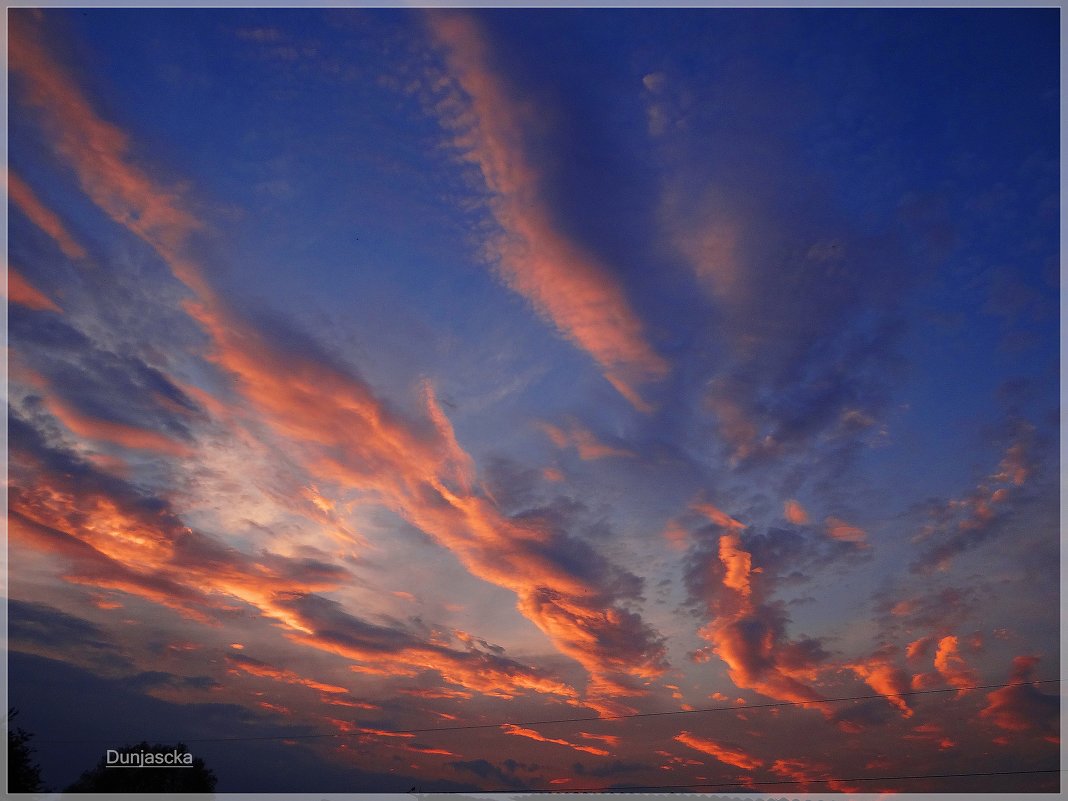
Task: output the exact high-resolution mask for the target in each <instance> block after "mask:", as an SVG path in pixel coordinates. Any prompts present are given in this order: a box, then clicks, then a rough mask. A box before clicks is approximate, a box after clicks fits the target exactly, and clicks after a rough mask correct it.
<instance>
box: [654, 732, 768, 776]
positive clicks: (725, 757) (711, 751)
mask: <svg viewBox="0 0 1068 801" xmlns="http://www.w3.org/2000/svg"><path fill="white" fill-rule="evenodd" d="M675 739H676V740H678V741H679V742H680V743H682V744H683V745H688V746H689V747H690V748H692V749H694V750H695V751H701V752H702V753H705V754H708V755H709V756H712V757H715V758H716V759H718V760H719V761H720V762H722V763H723V764H725V765H733V766H734V767H736V768H741V769H742V770H753V769H754V768H759V767H760V766H761V765H763V764H764V763H763V761H761V760H759V759H757V758H756V757H754V756H750V755H749V754H747V753H745V752H744V751H742V750H741V749H740V748H737V747H730V746H725V745H721V744H720V743H717V742H715V741H714V740H705V739H703V738H701V737H695V736H693V735H692V734H690V733H689V732H688V731H684V732H679V733H678V734H677V735H675Z"/></svg>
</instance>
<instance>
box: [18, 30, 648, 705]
mask: <svg viewBox="0 0 1068 801" xmlns="http://www.w3.org/2000/svg"><path fill="white" fill-rule="evenodd" d="M440 19H442V20H445V19H446V18H440ZM447 19H450V20H452V19H454V18H451V17H449V18H447ZM455 19H458V18H455ZM443 24H444V26H445V28H443V30H444V29H447V30H448V32H449V33H448V35H449V36H451V37H454V38H455V41H454V44H455V45H456V47H457V48H458V49H456V50H454V57H455V58H457V59H459V60H460V61H463V60H464V59H466V58H468V57H469V56H470V55H471V54H468V55H464V54H463V53H461V52H460V49H459V48H461V46H462V44H464V43H467V44H471V45H473V46H477V45H478V42H477V40H476V39H471V40H470V41H467V38H466V37H469V36H473V32H472V31H471V30H469V29H468V28H467V26H466V25H465V24H464V23H463V22H462V21H461V22H456V23H452V22H445V23H443ZM10 55H11V66H12V69H13V72H14V73H16V74H17V75H18V76H19V80H20V84H21V85H22V91H21V92H20V96H22V97H23V98H24V99H25V100H26V102H29V103H30V104H31V105H34V106H36V107H38V108H39V109H40V111H41V113H42V116H43V120H44V123H45V125H46V127H47V129H48V131H49V134H50V143H51V144H52V146H53V148H54V150H55V151H56V153H57V154H58V155H59V156H60V157H62V158H63V159H64V160H65V161H66V162H68V163H69V164H70V165H71V166H72V167H73V169H74V172H75V174H76V175H77V176H78V178H79V180H80V182H81V184H82V188H83V189H84V190H85V191H86V193H87V194H88V195H89V196H90V198H92V199H93V201H94V202H95V203H96V204H97V205H98V206H100V207H101V208H102V209H103V210H104V211H105V212H106V213H107V214H108V215H109V216H110V217H111V218H112V219H113V220H115V221H116V222H118V223H119V224H121V225H124V226H125V227H127V228H128V229H129V230H130V231H132V232H133V233H135V234H136V235H137V236H139V237H141V238H142V239H144V240H145V241H146V242H147V243H148V244H149V245H151V246H152V247H153V248H155V250H156V251H157V253H159V255H160V256H161V257H162V258H163V259H164V260H165V261H166V263H167V264H168V265H169V266H170V268H171V270H172V271H173V273H174V275H175V276H176V277H177V278H178V279H179V280H181V281H182V282H183V283H184V284H186V286H187V287H188V288H189V289H190V290H192V292H193V293H194V299H193V300H191V301H188V302H187V303H186V309H187V311H188V312H189V313H190V314H191V315H192V316H193V318H194V319H195V320H196V321H197V322H198V323H199V324H200V325H201V327H202V328H203V330H204V331H205V332H206V333H207V334H208V335H209V337H210V340H211V349H210V352H209V354H208V359H209V360H210V361H211V362H212V363H213V364H214V365H215V366H216V367H217V368H218V369H219V370H220V371H221V372H222V373H223V374H225V375H226V376H227V378H228V379H229V381H230V383H231V386H232V387H233V392H234V393H235V395H236V397H230V398H224V399H221V400H220V399H215V400H214V401H213V403H216V404H221V405H224V406H225V405H226V404H227V403H233V404H234V405H235V406H238V407H240V408H241V410H242V413H243V415H254V416H255V417H256V418H257V419H258V420H259V421H260V422H261V423H262V424H263V426H264V427H265V428H266V430H267V431H269V432H270V433H271V434H272V435H273V436H275V437H278V438H279V439H281V440H282V441H284V442H286V443H287V445H288V446H289V448H290V451H291V454H292V457H293V459H294V461H295V462H296V463H297V464H299V465H300V466H301V467H302V468H303V469H305V470H306V471H307V472H308V474H309V475H310V476H311V477H312V479H313V481H314V483H315V485H316V486H319V487H338V488H344V489H345V490H349V491H359V492H361V493H364V494H365V495H366V496H368V497H370V498H372V499H375V500H377V501H378V502H380V503H381V504H382V505H384V506H386V507H387V508H389V509H391V510H393V511H394V512H396V513H397V514H399V515H400V516H401V517H402V518H404V519H405V520H407V521H408V522H409V523H411V524H412V525H415V526H416V527H418V528H420V529H421V530H423V531H425V532H426V533H427V534H428V535H430V536H431V537H432V539H434V540H435V541H436V542H437V543H438V544H440V545H442V546H444V547H446V548H448V549H449V550H451V551H452V552H453V553H455V554H456V556H457V557H458V558H459V559H460V561H461V562H462V563H463V565H464V566H465V567H466V568H467V569H468V570H469V571H470V572H471V573H472V574H473V575H475V576H477V577H479V578H482V579H484V580H486V581H489V582H491V583H493V584H496V585H497V586H501V587H505V588H508V589H510V590H512V591H513V592H515V593H516V595H517V598H518V602H517V608H518V609H519V611H520V612H521V613H522V614H524V615H525V616H527V617H528V618H529V619H530V620H531V621H533V622H534V623H535V624H536V625H537V626H538V627H539V628H540V629H541V630H542V632H544V633H545V634H546V636H547V637H548V638H549V639H550V641H551V642H552V643H553V644H554V645H555V646H556V648H557V649H558V650H559V651H561V652H562V653H564V654H567V655H568V656H571V657H572V658H574V659H575V660H576V661H578V662H579V663H580V664H581V665H582V666H583V667H584V668H585V669H586V670H587V671H588V673H589V674H590V681H589V683H588V687H587V696H588V698H587V700H588V701H589V702H590V703H593V704H599V705H600V707H601V708H605V709H607V708H611V709H614V710H618V709H619V706H618V705H616V704H614V703H613V702H612V701H610V700H609V699H610V698H611V697H612V696H619V695H635V694H640V693H642V692H644V691H643V690H641V689H639V688H638V687H637V686H636V685H635V684H634V680H635V679H647V678H650V677H653V676H656V675H659V674H660V673H661V672H662V671H663V670H664V669H665V667H666V663H665V661H664V646H663V643H662V640H661V638H660V637H659V636H658V635H657V634H656V633H655V632H654V631H653V630H652V629H651V628H650V627H649V626H648V625H647V624H645V623H644V622H643V621H642V619H641V617H640V616H639V615H638V614H637V613H634V612H631V611H629V610H627V609H625V608H623V606H622V605H621V602H622V601H624V600H626V599H628V598H631V597H634V594H635V592H636V591H637V590H636V589H635V588H636V586H637V587H640V582H637V581H636V579H633V577H630V576H629V575H628V574H626V573H625V572H623V571H620V570H619V569H618V568H615V567H614V566H612V565H611V564H609V563H608V562H607V561H606V560H605V559H604V558H603V557H601V556H599V555H598V554H597V553H596V552H594V551H593V550H592V549H590V548H588V547H587V546H585V545H583V543H581V542H580V541H578V540H577V539H575V538H574V537H572V536H570V535H569V534H568V533H567V532H563V531H559V530H556V529H553V528H551V527H550V528H546V527H544V526H541V525H537V524H536V523H530V522H523V521H516V520H512V519H509V518H507V517H506V516H504V515H503V514H502V513H501V512H500V510H499V509H498V508H497V507H496V506H495V504H494V503H493V502H492V500H491V499H489V498H488V497H485V496H484V495H483V494H481V493H480V492H479V490H478V489H477V488H476V485H475V476H474V475H472V464H471V460H470V458H469V457H468V456H467V454H466V453H465V452H464V451H463V450H462V449H461V448H460V446H459V444H458V443H457V441H456V438H455V436H454V435H453V433H452V428H451V425H450V424H449V422H448V419H447V418H446V417H445V415H444V414H443V413H442V411H441V409H440V408H439V407H438V405H437V401H436V399H435V396H434V392H433V389H432V388H431V387H430V386H429V385H426V386H425V387H424V398H423V400H424V408H425V418H424V420H423V421H411V420H408V419H405V418H404V417H403V416H401V415H399V414H397V413H396V412H394V411H393V410H391V409H390V408H389V407H388V405H387V404H385V403H384V402H383V401H382V400H381V399H379V398H378V397H377V396H376V394H375V393H374V391H373V390H372V389H371V387H369V386H368V385H367V384H366V383H365V382H364V381H363V380H362V379H360V378H359V377H357V376H356V375H355V374H354V373H353V372H352V371H351V370H350V369H347V368H346V367H344V366H342V365H340V364H338V363H336V361H335V360H331V359H330V358H328V357H326V356H325V355H324V354H322V353H321V352H320V351H319V349H318V348H314V347H309V346H310V343H308V342H306V341H305V340H301V341H300V342H299V343H295V342H294V341H290V340H287V339H285V338H284V337H283V334H282V333H281V332H279V331H278V330H277V329H274V328H272V329H270V330H266V329H264V328H259V327H256V326H255V325H253V324H252V323H251V322H250V321H249V320H247V319H246V318H245V317H243V316H241V315H239V314H238V313H237V312H236V311H235V310H234V309H233V308H231V307H230V306H229V305H228V304H227V303H225V302H224V301H223V299H222V298H221V297H219V296H218V294H217V293H216V292H215V291H214V290H213V289H212V288H211V287H210V285H209V283H208V282H207V281H206V279H205V278H204V275H203V270H202V268H201V267H200V265H199V263H198V262H197V261H196V260H195V259H193V258H192V257H191V256H189V255H188V253H189V250H190V249H191V240H192V237H193V236H194V235H195V234H197V232H199V231H202V230H203V229H204V226H203V225H202V224H201V222H200V221H199V220H197V219H196V218H195V217H194V216H193V215H192V214H190V213H189V212H188V211H186V210H185V207H184V205H183V201H182V199H181V197H180V196H179V195H178V194H177V193H176V192H175V191H173V190H170V189H167V188H165V187H163V186H161V185H159V184H158V183H157V182H156V181H155V180H153V179H152V178H151V177H150V175H149V174H148V173H147V172H146V171H145V170H144V169H142V168H141V167H139V166H136V165H135V164H134V162H133V159H132V155H131V152H132V146H131V143H130V141H129V139H128V137H127V136H126V135H125V133H123V132H122V131H120V130H119V129H118V128H116V127H115V126H114V125H112V124H110V123H107V122H105V121H103V120H101V119H100V118H99V117H98V116H97V115H96V113H95V112H94V111H93V109H92V108H91V107H90V105H89V104H88V102H87V101H86V100H85V99H84V97H83V96H82V95H81V94H80V92H79V91H78V90H77V88H76V87H75V86H74V84H73V82H72V81H71V80H70V78H69V76H68V75H66V73H65V72H64V71H63V70H62V69H61V68H60V67H59V66H58V65H57V64H56V63H55V62H54V61H53V59H52V58H51V56H50V55H49V54H48V53H47V51H46V50H45V48H44V47H43V46H42V45H41V43H40V41H39V40H38V38H37V34H36V32H35V31H34V30H33V26H32V24H30V23H29V22H28V21H27V20H26V19H20V23H19V24H18V25H17V26H13V30H12V45H11V50H10ZM476 55H477V54H476ZM465 64H466V62H465ZM465 69H466V70H468V71H467V72H465V75H466V76H467V77H468V78H469V79H471V80H473V81H476V82H478V81H481V80H485V81H486V84H485V85H482V84H479V86H478V87H474V86H473V87H472V88H473V89H474V90H475V93H476V95H477V94H478V91H480V90H485V91H488V92H491V93H492V92H494V91H497V89H496V88H495V86H496V84H495V82H494V80H493V79H492V77H491V76H489V75H488V74H487V73H484V72H482V71H481V67H480V64H479V63H478V61H477V59H476V60H475V61H474V62H472V63H470V64H466V67H465ZM476 102H477V103H478V104H481V106H480V107H481V108H482V111H483V112H486V113H490V114H491V113H492V111H491V110H489V109H487V108H486V107H485V106H486V102H487V101H486V98H485V97H483V98H481V99H478V97H476ZM500 111H501V112H502V113H505V114H507V113H508V107H502V109H500ZM490 125H491V128H490V129H487V131H488V132H484V133H483V134H481V135H482V136H485V137H487V140H486V141H487V142H489V143H490V144H488V145H487V147H491V148H492V147H497V146H498V145H499V143H498V142H497V138H499V137H500V136H504V135H505V133H504V132H503V129H502V130H497V128H495V127H493V126H494V125H497V123H495V122H492V120H491V121H490ZM487 158H489V156H488V155H487ZM487 164H488V162H487ZM513 166H514V165H513ZM514 168H515V169H516V170H518V171H519V172H520V173H522V172H523V171H524V170H525V167H524V166H523V165H522V164H521V163H520V164H519V165H518V166H514ZM487 169H489V167H487ZM508 169H511V168H508ZM508 169H506V168H505V166H504V165H503V164H498V165H496V166H494V167H493V169H489V172H490V176H491V178H490V179H488V180H491V182H492V183H494V184H496V183H497V182H499V181H503V183H504V184H507V183H508V180H511V179H507V180H506V178H507V175H506V174H505V173H507V172H508ZM501 170H503V171H504V172H502V173H500V174H498V172H499V171H501ZM520 184H522V181H521V182H520ZM501 188H506V187H504V186H503V185H502V187H501ZM511 202H512V201H509V203H511ZM520 207H521V204H520V205H519V206H515V208H513V209H512V212H509V213H510V214H511V213H514V212H516V210H517V209H519V208H520ZM528 223H529V221H526V222H524V221H522V220H519V221H518V223H517V224H519V225H520V227H521V228H524V230H526V227H528ZM530 230H532V231H533V230H536V231H537V232H538V233H546V234H550V237H549V240H548V241H549V242H550V250H551V249H552V248H554V247H558V246H557V245H552V244H551V242H552V241H553V235H551V234H552V232H551V231H543V230H542V229H541V227H540V224H537V225H535V226H534V229H530ZM528 233H529V231H528ZM535 239H537V237H535ZM539 241H540V240H539ZM559 247H562V245H560V246H559ZM568 247H570V246H568ZM567 249H568V248H565V250H567ZM569 252H570V251H569ZM533 258H534V259H535V263H534V264H533V266H530V265H528V266H529V269H526V268H524V269H525V272H524V271H523V270H518V271H516V272H515V274H514V277H515V279H516V280H517V281H518V282H519V284H520V285H521V287H526V288H529V287H528V283H529V282H533V283H534V284H536V283H537V282H538V281H541V280H545V279H549V278H552V279H554V280H555V279H556V278H561V279H563V284H561V285H560V286H559V287H558V288H559V290H560V291H559V292H557V291H556V289H553V290H551V291H550V290H549V289H546V290H545V292H546V293H547V294H545V295H544V296H542V295H540V294H539V295H537V297H538V298H539V300H538V302H539V303H541V302H544V303H546V304H548V307H547V308H549V309H550V311H551V312H552V314H554V315H557V316H559V317H560V319H561V320H563V321H564V322H562V323H561V325H563V327H564V329H565V330H567V331H568V332H570V333H571V334H573V335H574V336H575V338H576V340H577V341H579V342H580V343H584V346H587V347H588V348H589V349H591V352H592V353H594V354H595V356H598V357H599V359H601V360H603V363H604V364H605V365H606V366H607V368H608V369H609V370H610V371H612V370H614V371H619V370H624V369H630V368H631V367H635V366H637V367H639V368H641V367H643V366H644V368H649V370H647V371H646V372H649V371H650V370H651V372H653V373H656V374H659V373H661V372H663V370H664V369H666V367H664V365H663V363H662V362H661V361H660V360H659V357H656V356H655V354H653V353H652V351H651V350H650V349H649V348H648V346H647V345H645V343H644V341H643V340H641V339H640V338H638V337H637V336H636V335H634V336H632V334H635V331H634V326H635V325H636V321H634V320H633V318H632V316H631V315H630V313H629V311H628V310H627V309H626V307H625V305H620V304H621V303H622V295H621V294H620V292H619V290H618V288H616V289H613V288H612V287H614V284H602V283H601V273H600V272H599V271H595V270H592V268H589V269H587V268H586V267H584V266H582V265H581V264H576V263H572V261H571V260H570V259H564V260H563V261H562V262H560V265H563V264H567V267H566V269H565V268H564V267H563V266H556V264H557V263H556V262H555V261H553V260H552V259H550V262H552V264H549V263H543V261H542V260H543V256H542V255H535V256H534V257H533ZM524 263H525V262H524ZM560 270H564V272H565V274H564V275H562V276H561V275H558V273H559V271H560ZM591 270H592V271H591ZM576 276H577V277H576ZM575 281H577V282H578V283H577V285H576V284H575V283H574V282H575ZM554 286H556V285H555V284H554ZM565 290H567V291H565ZM570 290H582V292H588V293H591V294H590V296H589V297H587V298H586V299H585V300H582V298H581V294H582V292H579V296H578V297H577V299H576V296H575V295H574V294H573V293H572V294H569V291H570ZM538 291H539V292H540V291H541V290H538ZM569 298H571V299H570V300H569ZM554 319H555V317H554ZM602 326H603V327H604V329H605V330H604V332H600V327H602ZM599 332H600V333H599ZM628 332H629V333H628ZM602 333H603V334H604V338H603V339H601V338H599V337H601V334H602ZM298 344H299V347H298ZM613 375H614V373H611V372H610V373H609V377H610V378H611V377H612V376H613ZM216 581H218V580H216ZM297 587H298V589H299V583H298V585H297ZM223 589H225V591H226V592H228V593H230V594H234V595H237V597H239V598H241V599H242V600H244V601H246V602H248V603H252V604H253V605H255V606H257V607H258V608H261V609H263V610H264V611H265V613H267V614H270V615H273V616H277V617H279V618H280V619H281V620H283V621H284V622H285V621H287V620H288V618H287V615H288V614H291V613H293V611H294V607H293V604H292V603H290V604H288V605H287V604H280V603H279V602H278V600H277V597H276V596H275V594H274V593H277V592H283V591H285V590H286V588H285V586H284V582H282V581H279V582H278V584H277V585H275V586H270V587H266V586H264V583H263V582H262V581H261V582H252V581H251V579H250V578H249V577H248V576H246V575H245V574H244V573H242V572H241V571H238V572H236V573H234V574H233V575H232V576H231V577H230V579H229V581H228V582H226V583H224V586H223ZM288 622H289V623H293V624H294V625H295V627H296V628H297V629H298V630H300V624H297V623H295V621H292V620H289V621H288ZM307 636H310V635H307ZM427 658H429V657H427ZM465 680H469V681H473V680H474V679H473V678H468V679H465ZM481 686H486V684H485V682H482V683H481ZM554 686H555V687H556V688H560V687H561V686H562V685H559V684H557V685H554Z"/></svg>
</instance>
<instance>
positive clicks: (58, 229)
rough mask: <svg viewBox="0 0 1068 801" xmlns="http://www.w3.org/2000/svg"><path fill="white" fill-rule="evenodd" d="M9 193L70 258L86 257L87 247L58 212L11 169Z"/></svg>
mask: <svg viewBox="0 0 1068 801" xmlns="http://www.w3.org/2000/svg"><path fill="white" fill-rule="evenodd" d="M7 194H8V198H9V199H10V200H11V202H12V203H14V204H15V205H16V206H18V208H19V211H21V212H22V213H23V214H25V215H26V217H27V219H29V220H30V222H32V223H33V224H34V225H36V226H37V227H38V228H40V229H41V230H42V231H44V232H45V233H46V234H48V235H49V236H50V237H52V239H53V240H55V243H56V244H57V245H59V249H60V250H61V251H63V255H65V256H66V257H67V258H69V259H84V258H85V257H86V255H87V254H86V252H85V248H83V247H82V246H81V245H79V244H78V243H77V242H76V241H75V239H74V237H73V236H71V235H70V233H69V232H68V231H67V229H66V227H64V225H63V223H62V222H61V221H60V219H59V217H58V216H57V215H56V213H55V212H54V211H52V210H51V209H50V208H48V207H47V206H45V205H44V203H42V202H41V201H40V199H39V198H38V197H37V195H36V194H34V191H33V190H32V189H30V187H29V186H28V185H27V184H26V182H25V181H23V180H22V179H21V178H19V177H18V176H17V175H15V173H13V172H11V171H10V170H8V173H7Z"/></svg>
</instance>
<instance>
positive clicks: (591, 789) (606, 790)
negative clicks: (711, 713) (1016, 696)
mask: <svg viewBox="0 0 1068 801" xmlns="http://www.w3.org/2000/svg"><path fill="white" fill-rule="evenodd" d="M1061 771H1062V769H1061V768H1039V769H1035V770H991V771H984V772H974V773H915V774H911V775H908V776H854V777H852V778H848V779H839V778H835V777H818V778H813V779H766V780H762V781H748V780H747V781H744V782H742V781H735V782H715V783H713V782H697V783H693V784H657V785H648V786H645V785H642V786H639V785H634V786H632V787H583V788H570V787H569V788H566V789H551V790H540V789H539V790H538V791H537V792H539V793H540V792H550V793H632V792H636V791H639V790H642V791H646V792H655V791H658V790H685V789H689V788H692V787H706V788H717V787H741V788H748V787H753V786H756V785H779V784H827V783H829V782H889V781H904V780H908V779H959V778H964V777H969V776H1021V775H1031V774H1037V773H1060V772H1061ZM433 792H434V793H435V794H438V793H440V792H444V793H448V794H455V793H460V792H463V791H461V790H445V791H438V790H435V791H433ZM477 792H478V793H514V792H515V788H510V789H505V790H478V791H477ZM468 793H469V791H468Z"/></svg>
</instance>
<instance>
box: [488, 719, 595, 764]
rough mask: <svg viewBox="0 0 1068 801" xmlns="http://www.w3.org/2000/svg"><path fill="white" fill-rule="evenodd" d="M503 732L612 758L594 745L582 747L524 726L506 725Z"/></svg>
mask: <svg viewBox="0 0 1068 801" xmlns="http://www.w3.org/2000/svg"><path fill="white" fill-rule="evenodd" d="M501 730H502V731H503V732H504V733H505V734H513V735H515V736H516V737H526V738H527V739H528V740H536V741H538V742H539V743H553V744H554V745H564V746H567V747H568V748H573V749H574V750H576V751H583V752H585V753H587V754H593V755H594V756H611V754H610V753H609V752H608V751H605V750H604V749H603V748H595V747H594V746H592V745H582V744H581V743H573V742H570V741H568V740H564V739H563V738H560V737H546V736H545V735H544V734H542V733H541V732H538V731H535V730H534V729H527V728H524V727H522V726H515V725H512V724H511V723H508V724H505V725H504V726H502V727H501Z"/></svg>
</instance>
